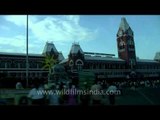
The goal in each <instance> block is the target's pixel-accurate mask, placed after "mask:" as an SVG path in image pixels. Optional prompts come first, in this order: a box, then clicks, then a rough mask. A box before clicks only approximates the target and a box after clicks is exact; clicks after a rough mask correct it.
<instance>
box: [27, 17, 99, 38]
mask: <svg viewBox="0 0 160 120" xmlns="http://www.w3.org/2000/svg"><path fill="white" fill-rule="evenodd" d="M79 21H80V17H79V16H67V17H66V16H64V17H62V18H61V19H60V18H56V17H46V18H44V19H43V20H41V21H37V22H36V23H34V24H33V22H32V21H30V23H29V24H30V28H31V30H32V32H33V34H34V35H35V36H36V37H37V38H38V39H39V40H43V41H47V40H49V41H75V40H76V41H82V40H93V39H94V38H95V37H96V34H97V31H96V30H90V29H88V28H85V27H82V26H81V25H80V24H79Z"/></svg>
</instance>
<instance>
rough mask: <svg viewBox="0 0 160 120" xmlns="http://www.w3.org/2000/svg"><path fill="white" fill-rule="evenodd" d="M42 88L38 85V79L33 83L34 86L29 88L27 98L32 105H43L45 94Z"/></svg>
mask: <svg viewBox="0 0 160 120" xmlns="http://www.w3.org/2000/svg"><path fill="white" fill-rule="evenodd" d="M43 91H44V88H42V87H41V86H40V84H39V83H38V81H36V83H34V88H33V89H31V90H30V92H29V94H28V98H29V99H30V100H31V102H32V105H44V104H45V95H44V93H43Z"/></svg>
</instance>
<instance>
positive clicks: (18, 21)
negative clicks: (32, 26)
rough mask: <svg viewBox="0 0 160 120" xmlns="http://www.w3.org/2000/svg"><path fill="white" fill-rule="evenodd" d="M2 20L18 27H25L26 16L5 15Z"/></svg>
mask: <svg viewBox="0 0 160 120" xmlns="http://www.w3.org/2000/svg"><path fill="white" fill-rule="evenodd" d="M4 18H5V19H6V20H7V21H9V22H12V23H14V24H15V25H18V26H26V20H27V17H26V15H6V16H4Z"/></svg>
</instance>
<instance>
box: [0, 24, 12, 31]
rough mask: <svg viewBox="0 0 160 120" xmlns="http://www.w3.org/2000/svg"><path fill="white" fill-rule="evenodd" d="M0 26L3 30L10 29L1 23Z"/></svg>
mask: <svg viewBox="0 0 160 120" xmlns="http://www.w3.org/2000/svg"><path fill="white" fill-rule="evenodd" d="M0 27H1V28H2V29H3V30H10V29H9V27H7V26H3V25H1V26H0Z"/></svg>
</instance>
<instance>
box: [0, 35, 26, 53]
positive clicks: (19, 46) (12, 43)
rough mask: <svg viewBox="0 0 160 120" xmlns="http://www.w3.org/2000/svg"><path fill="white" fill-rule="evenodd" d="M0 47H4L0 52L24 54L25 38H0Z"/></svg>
mask: <svg viewBox="0 0 160 120" xmlns="http://www.w3.org/2000/svg"><path fill="white" fill-rule="evenodd" d="M0 45H1V46H4V47H5V49H1V52H24V50H25V48H26V47H25V38H24V36H21V35H19V36H15V37H12V38H8V37H0ZM1 48H3V47H1ZM6 48H7V49H6Z"/></svg>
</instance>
